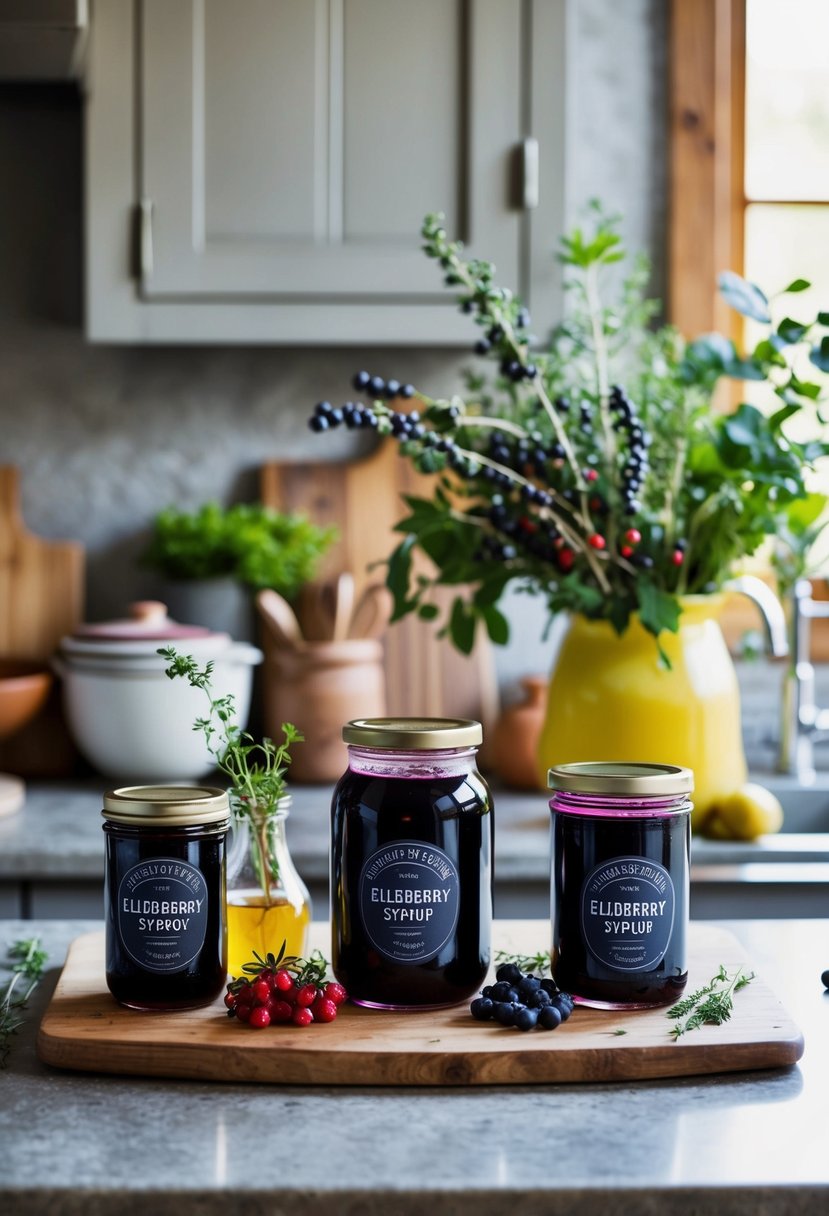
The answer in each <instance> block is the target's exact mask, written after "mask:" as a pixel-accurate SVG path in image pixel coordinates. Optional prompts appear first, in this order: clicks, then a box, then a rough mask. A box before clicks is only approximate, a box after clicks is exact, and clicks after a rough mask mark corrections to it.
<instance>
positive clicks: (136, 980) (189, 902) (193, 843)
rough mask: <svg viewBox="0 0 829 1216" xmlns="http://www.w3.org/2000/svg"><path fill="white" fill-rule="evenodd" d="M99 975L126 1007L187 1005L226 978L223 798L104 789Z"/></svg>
mask: <svg viewBox="0 0 829 1216" xmlns="http://www.w3.org/2000/svg"><path fill="white" fill-rule="evenodd" d="M102 814H103V817H104V825H103V827H104V833H105V836H106V881H105V895H104V905H105V914H106V981H107V986H108V987H109V990H110V992H111V993H112V995H113V996H114V997H115V999H116V1000H117V1001H118V1002H119V1003H120V1004H122V1005H127V1006H128V1007H130V1008H132V1009H147V1010H156V1011H162V1010H174V1009H195V1008H198V1007H199V1006H200V1005H207V1004H210V1002H211V1001H213V1000H214V999H215V998H216V997H217V996H218V995H219V993H220V992H221V991H222V989H223V988H224V984H225V979H226V976H227V925H226V919H225V916H226V913H225V905H226V890H225V886H226V879H225V843H226V839H227V833H228V828H229V826H230V808H229V803H228V796H227V793H226V792H225V791H224V790H219V789H213V788H210V787H203V786H200V787H188V786H160V785H138V786H130V787H126V788H123V789H118V790H111V791H110V792H109V793H108V794H105V795H104V809H103V811H102Z"/></svg>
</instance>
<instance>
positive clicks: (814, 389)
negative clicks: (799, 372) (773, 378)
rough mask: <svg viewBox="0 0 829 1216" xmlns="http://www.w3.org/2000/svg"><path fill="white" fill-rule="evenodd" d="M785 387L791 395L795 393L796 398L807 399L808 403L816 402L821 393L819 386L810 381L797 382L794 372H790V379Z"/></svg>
mask: <svg viewBox="0 0 829 1216" xmlns="http://www.w3.org/2000/svg"><path fill="white" fill-rule="evenodd" d="M786 387H787V388H789V389H790V390H791V391H792V392H793V393H797V395H798V397H807V398H808V399H809V400H810V401H817V399H818V397H819V396H820V394H821V392H822V391H823V390H822V388H821V386H820V385H819V384H815V383H813V382H812V381H810V380H798V378H797V376H796V375H795V374H794V372H792V375H791V379H790V380H789V383H788V385H787V386H786Z"/></svg>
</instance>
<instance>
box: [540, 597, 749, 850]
mask: <svg viewBox="0 0 829 1216" xmlns="http://www.w3.org/2000/svg"><path fill="white" fill-rule="evenodd" d="M724 601H725V597H724V596H720V595H711V596H689V597H686V598H685V599H683V600H682V616H681V618H680V627H679V632H678V633H675V634H674V633H663V634H661V635H660V639H659V640H660V643H661V645H662V648H663V650H664V651H665V653H666V654H667V655H668V658H669V659H670V662H671V669H670V670H665V669H664V668H663V667H662V666H660V663H659V656H658V651H657V647H656V642H655V640H654V637H653V635H652V634H650V633H648V632H647V631H646V630H645V629H643V627H642V625H641V624H640V623H639V621H638V619H637V618H632V619H631V622H630V624H629V626H628V628H627V629H626V631H625V632H624V633H623V634H622V635H621V636H620V635H618V634H617V633H616V631H615V630H614V629H613V626H612V625H611V624H610V623H609V622H607V621H588V620H586V619H585V618H583V617H579V616H574V617H573V618H572V620H571V622H570V625H569V628H568V630H567V632H566V634H565V636H564V638H563V640H562V643H561V648H560V650H559V653H558V656H557V659H556V660H555V662H554V666H553V673H552V678H551V681H550V689H549V697H548V704H547V714H546V718H545V722H544V726H543V728H542V731H541V740H540V745H539V764H540V770H541V774H542V778H543V781H544V784H546V774H547V769H548V768H549V767H550V766H551V765H555V764H570V763H573V762H576V761H579V760H643V761H655V762H659V763H660V764H680V765H684V766H687V767H688V768H691V769H693V771H694V778H695V790H694V796H693V797H694V815H693V822H694V826H695V827H696V828H699V827H700V826H701V825H702V824H703V823H704V821H705V819H706V818H707V817H708V815H709V813H710V811H711V808H712V807H713V806H714V805H715V804H716V803H717V802H719V801H721V800H722V799H723V798H725V797H728V796H729V795H731V794H733V793H734V792H735V791H736V790H738V789H739V788H740V787H741V786H742V785H743V784H744V782H745V781H746V776H747V774H746V761H745V754H744V752H743V741H742V734H741V728H740V692H739V687H738V684H737V675H736V672H735V670H734V664H733V662H732V661H731V656H730V655H729V653H728V649H727V647H726V645H725V640H724V638H723V635H722V631H721V630H720V627H719V624H718V621H717V617H718V615H719V613H720V611H721V609H722V607H723V604H724Z"/></svg>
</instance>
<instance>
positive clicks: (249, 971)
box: [228, 941, 328, 992]
mask: <svg viewBox="0 0 829 1216" xmlns="http://www.w3.org/2000/svg"><path fill="white" fill-rule="evenodd" d="M286 945H287V943H286V942H284V941H283V943H282V945H281V946H280V948H279V953H278V954H271V952H270V951H268V953H267V954H266V955H265V957H264V958H262V956H261V955H259V954H257V953H256V951H255V950H254V951H253V960H252V961H251V962H249V963H244V964H243V965H242V975H240V976H239V977H238V978H237V979H235V980H234V981H233V983H232V984H230V985H229V988H228V991H229V992H237V991H238V990H239V989H240V988H243V987H244V985H245V984H246V983H247V982H248V980H249V979H250V977H251V976H256V977H259V976H262V975H263V974H265V975H268V974H270V975H275V974H276V972H277V971H290V973H291V975H292V976H293V977H294V983H295V984H296V986H297V987H298V988H301V987H302V985H303V984H316V985H317V987H321V986H322V984H323V983H324V982H325V978H326V976H327V975H328V962H327V960H326V958H325V956H324V955H323V953H322V951H321V950H312V951H311V953H310V955H309V956H308V958H300V957H299V956H298V955H295V954H286V953H285V949H286Z"/></svg>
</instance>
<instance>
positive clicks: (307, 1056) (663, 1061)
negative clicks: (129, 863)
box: [37, 921, 803, 1086]
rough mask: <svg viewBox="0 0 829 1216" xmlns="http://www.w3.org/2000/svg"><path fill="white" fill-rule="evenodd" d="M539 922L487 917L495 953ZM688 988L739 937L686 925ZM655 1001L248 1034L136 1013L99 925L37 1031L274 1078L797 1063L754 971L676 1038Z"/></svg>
mask: <svg viewBox="0 0 829 1216" xmlns="http://www.w3.org/2000/svg"><path fill="white" fill-rule="evenodd" d="M549 929H550V926H549V922H547V921H497V922H496V924H495V931H494V945H495V948H496V949H503V950H508V951H510V952H511V953H521V954H525V953H530V954H535V953H536V951H537V950H539V948H541V949H543V948H544V945H545V943H546V939H547V936H548V935H549ZM310 947H311V948H314V947H317V948H320V949H322V951H323V953H328V951H329V930H328V926H327V925H326V924H323V923H321V922H315V923H314V924H313V925H312V926H311V940H310ZM689 960H690V961H689V981H688V991H689V992H690V991H691V990H692V989H695V988H698V987H701V986H702V985H703V984H705V983H707V982H708V981H709V980H710V979H711V977H712V976H713V975H715V974H716V972H717V969H718V968H719V966H720V964H723V966H725V967H726V968H727V969H728V970H729V971H730V972H731V971H734V970H736V968H737V967H740V966H743V967H744V968H746V969H750V964H749V963H748V961H747V960H746V958H745V954H744V952H743V949H742V947H741V946H740V945H739V943H738V942H737V940H736V938H735V937H734V936H733V935H732V934H730V933H728V932H726V931H725V930H723V929H719V928H717V927H716V926H712V925H710V924H707V923H705V922H696V923H693V924H692V925H691V933H690V938H689ZM671 1025H672V1022H671V1020H670V1019H669V1018H667V1017H666V1015H665V1010H664V1008H663V1009H654V1010H646V1011H641V1010H636V1011H630V1012H613V1011H604V1010H598V1009H586V1008H577V1009H576V1010H575V1012H574V1013H573V1016H572V1017H571V1018H570V1019H569V1021H567V1022H565V1023H564V1024H563V1025H562V1026H560V1027H559V1028H558V1029H557V1030H554V1031H547V1032H545V1031H541V1030H537V1029H536V1030H533V1031H530V1032H528V1033H526V1034H522V1033H521V1031H519V1030H515V1029H513V1028H505V1027H501V1026H498V1025H496V1024H495V1023H492V1022H485V1023H481V1022H476V1021H474V1020H473V1018H472V1017H471V1016H470V1014H469V1010H468V1006H467V1005H466V1004H464V1005H460V1006H457V1007H455V1008H453V1009H446V1010H439V1011H431V1012H424V1013H407V1014H403V1013H383V1012H381V1011H379V1010H371V1009H360V1008H358V1007H357V1006H352V1005H344V1006H343V1007H342V1008H341V1010H340V1014H339V1016H338V1017H337V1019H336V1021H334V1022H332V1023H330V1024H329V1025H327V1026H310V1027H307V1028H305V1029H300V1028H296V1027H293V1026H291V1027H286V1026H276V1027H272V1028H268V1029H267V1030H251V1029H250V1028H249V1027H247V1026H244V1025H241V1024H239V1023H238V1022H236V1021H235V1020H233V1019H229V1018H228V1017H227V1015H226V1012H225V1009H224V1005H223V1003H222V1000H221V998H219V999H218V1000H217V1001H216V1002H215V1003H214V1004H213V1005H211V1006H209V1007H207V1008H205V1009H199V1010H194V1011H192V1012H185V1013H175V1014H148V1013H136V1012H134V1011H131V1010H128V1009H122V1008H121V1007H120V1006H118V1005H116V1003H115V1001H114V1000H113V999H112V997H111V996H110V995H109V993H108V991H107V989H106V981H105V977H104V935H103V933H92V934H87V935H86V936H84V937H80V938H78V939H77V940H76V941H75V942H74V943H73V945H72V947H71V948H70V952H69V955H68V958H67V961H66V966H65V967H64V971H63V975H62V976H61V979H60V981H59V982H58V986H57V988H56V990H55V994H54V996H53V998H52V1001H51V1004H50V1005H49V1008H48V1009H47V1011H46V1013H45V1014H44V1017H43V1021H42V1023H41V1027H40V1032H39V1035H38V1041H37V1050H38V1055H39V1056H40V1058H41V1059H42V1060H43V1061H44V1062H45V1063H47V1064H52V1065H54V1066H56V1067H58V1068H75V1069H81V1070H84V1071H89V1072H114V1073H133V1074H137V1075H141V1076H159V1077H183V1078H193V1079H198V1080H216V1081H260V1082H268V1083H270V1084H284V1085H329V1086H331V1085H447V1086H450V1085H451V1086H455V1085H511V1084H512V1085H516V1084H520V1085H529V1084H544V1083H552V1082H564V1081H567V1082H577V1081H593V1082H595V1081H599V1082H602V1081H636V1080H642V1079H645V1078H654V1077H680V1076H693V1075H698V1074H706V1073H717V1072H743V1071H746V1070H749V1069H754V1068H778V1067H785V1066H787V1065H791V1064H794V1063H796V1061H797V1060H799V1059H800V1057H801V1055H802V1054H803V1037H802V1035H801V1033H800V1031H799V1030H798V1028H797V1026H796V1025H795V1024H794V1023H793V1022H792V1020H791V1018H790V1017H789V1015H788V1014H787V1013H786V1011H785V1009H784V1008H783V1006H782V1005H781V1004H780V1002H779V1001H778V999H777V997H776V996H775V995H774V993H773V992H772V991H771V990H770V989H769V988H768V987H767V986H766V984H765V983H764V982H763V979H762V977H759V976H758V977H757V978H755V979H754V980H753V981H752V982H751V983H750V984H749V985H748V986H747V987H746V988H744V989H743V990H742V991H741V992H740V993H738V994H737V996H736V997H735V999H734V1011H733V1015H732V1017H731V1020H730V1021H728V1022H726V1023H725V1024H724V1025H722V1026H703V1027H701V1028H700V1029H699V1030H695V1031H692V1032H689V1033H688V1034H687V1035H685V1036H683V1037H682V1038H680V1039H679V1040H677V1041H674V1040H673V1039H672V1038H671V1037H670V1034H669V1031H670V1027H671Z"/></svg>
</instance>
